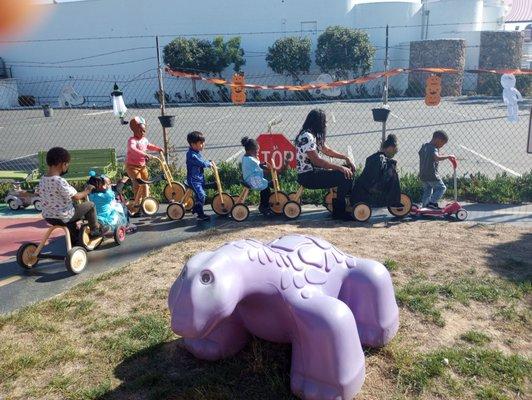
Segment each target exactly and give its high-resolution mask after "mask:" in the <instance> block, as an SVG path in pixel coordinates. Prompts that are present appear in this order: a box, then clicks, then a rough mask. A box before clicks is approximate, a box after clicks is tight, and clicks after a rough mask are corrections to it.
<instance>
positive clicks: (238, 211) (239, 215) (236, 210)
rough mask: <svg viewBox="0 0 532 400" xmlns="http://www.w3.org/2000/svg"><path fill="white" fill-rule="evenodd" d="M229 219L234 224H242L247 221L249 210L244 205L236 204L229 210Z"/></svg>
mask: <svg viewBox="0 0 532 400" xmlns="http://www.w3.org/2000/svg"><path fill="white" fill-rule="evenodd" d="M231 217H233V219H234V220H235V221H236V222H242V221H245V220H246V219H248V217H249V208H248V206H246V205H245V204H237V205H235V206H234V207H233V209H232V210H231Z"/></svg>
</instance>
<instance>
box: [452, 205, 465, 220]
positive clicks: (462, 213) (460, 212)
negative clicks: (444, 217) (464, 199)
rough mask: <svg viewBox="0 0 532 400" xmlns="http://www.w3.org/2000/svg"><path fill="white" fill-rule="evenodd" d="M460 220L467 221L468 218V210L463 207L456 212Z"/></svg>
mask: <svg viewBox="0 0 532 400" xmlns="http://www.w3.org/2000/svg"><path fill="white" fill-rule="evenodd" d="M454 216H455V217H456V219H457V220H458V221H465V220H466V219H467V210H464V209H463V208H461V209H459V210H458V211H457V212H456V214H454Z"/></svg>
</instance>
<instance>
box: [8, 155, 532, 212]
mask: <svg viewBox="0 0 532 400" xmlns="http://www.w3.org/2000/svg"><path fill="white" fill-rule="evenodd" d="M148 169H149V171H150V178H151V179H153V178H155V177H157V176H159V175H162V170H161V167H160V164H159V162H157V161H156V160H150V161H149V163H148ZM170 170H171V172H172V174H173V176H174V180H175V181H176V182H183V181H184V180H185V177H186V170H185V169H182V168H177V167H175V164H173V163H170ZM218 170H219V172H220V179H221V181H222V186H223V189H224V191H225V192H226V193H229V194H231V195H235V196H236V195H238V194H240V193H241V191H242V185H241V183H240V182H241V179H242V172H241V166H240V163H237V162H225V161H224V162H220V163H219V164H218ZM361 171H362V167H361V166H359V167H358V168H357V172H356V174H355V178H358V176H359V175H360V173H361ZM399 175H400V178H401V191H402V192H403V193H406V194H407V195H409V196H410V197H411V198H412V201H414V202H419V201H420V200H421V194H422V192H423V187H422V184H421V181H420V180H419V178H418V177H417V174H414V173H411V172H406V173H402V172H401V171H400V172H399ZM205 179H206V181H207V182H213V181H214V177H213V175H212V171H211V170H209V169H208V170H206V171H205ZM443 180H444V182H445V184H446V185H447V187H448V190H447V193H446V196H447V197H448V198H451V197H452V196H453V189H452V188H453V181H452V178H451V177H445V178H444V179H443ZM279 182H280V185H281V190H282V191H283V192H285V193H286V194H289V193H292V192H296V191H297V190H298V188H299V184H298V183H297V172H296V171H295V170H293V169H290V170H287V171H284V172H283V173H282V174H280V176H279ZM84 185H85V182H78V183H76V184H74V186H75V187H76V188H77V189H78V190H81V189H82V188H83V186H84ZM457 185H458V197H459V198H460V199H461V200H466V201H471V202H476V203H499V204H503V203H506V204H519V203H523V202H532V171H530V172H527V173H525V174H523V175H522V176H521V177H515V176H510V175H508V174H506V173H503V174H497V175H496V176H495V177H494V178H489V177H487V176H486V175H482V174H480V173H477V174H476V175H470V176H464V177H460V178H458V182H457ZM165 186H166V181H165V180H162V181H160V182H157V183H155V184H153V185H151V186H150V194H151V195H152V196H153V197H155V198H156V199H157V200H159V201H161V202H163V201H165V199H164V188H165ZM11 187H12V186H11V184H10V183H0V201H3V199H4V197H5V196H6V194H7V191H8V190H10V189H11ZM327 192H328V190H326V189H317V190H310V189H305V190H304V192H303V197H302V202H303V204H315V205H323V200H324V197H325V195H326V194H327ZM215 194H216V191H215V190H212V189H210V190H208V191H207V196H208V198H209V199H211V198H212V197H213V196H214V195H215ZM125 195H126V197H127V198H131V196H132V191H131V186H130V185H126V187H125ZM258 201H259V193H258V191H251V192H250V194H249V197H248V200H247V202H248V203H249V204H258Z"/></svg>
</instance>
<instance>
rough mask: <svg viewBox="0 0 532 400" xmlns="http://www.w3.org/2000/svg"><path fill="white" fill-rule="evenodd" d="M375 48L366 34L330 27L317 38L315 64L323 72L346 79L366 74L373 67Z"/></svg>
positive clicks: (349, 29)
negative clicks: (350, 75) (351, 74)
mask: <svg viewBox="0 0 532 400" xmlns="http://www.w3.org/2000/svg"><path fill="white" fill-rule="evenodd" d="M374 55H375V48H374V47H373V46H372V45H371V43H370V41H369V37H368V34H367V33H366V32H364V31H362V30H358V29H351V28H346V27H343V26H330V27H328V28H327V29H326V30H325V32H323V33H322V34H321V35H320V36H319V37H318V48H317V50H316V64H317V65H318V66H319V67H320V68H321V70H322V71H323V72H327V73H333V74H335V75H336V77H341V78H344V79H348V76H349V72H353V74H354V75H355V76H358V75H363V74H365V73H367V72H368V71H369V70H370V68H371V66H372V65H373V56H374Z"/></svg>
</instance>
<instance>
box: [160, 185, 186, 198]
mask: <svg viewBox="0 0 532 400" xmlns="http://www.w3.org/2000/svg"><path fill="white" fill-rule="evenodd" d="M184 195H185V186H184V185H183V184H181V183H178V182H172V183H170V184H166V186H165V187H164V197H165V199H166V200H167V201H181V200H182V199H183V196H184Z"/></svg>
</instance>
